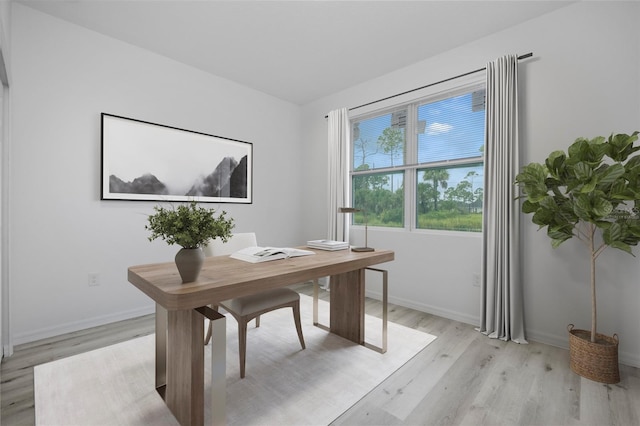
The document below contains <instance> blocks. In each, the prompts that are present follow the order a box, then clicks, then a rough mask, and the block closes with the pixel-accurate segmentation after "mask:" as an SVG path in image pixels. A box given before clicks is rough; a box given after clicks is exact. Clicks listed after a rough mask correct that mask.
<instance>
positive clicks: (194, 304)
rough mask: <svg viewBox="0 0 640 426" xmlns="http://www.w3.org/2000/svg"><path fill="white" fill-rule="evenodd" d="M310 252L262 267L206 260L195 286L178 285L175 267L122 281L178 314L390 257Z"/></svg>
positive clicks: (137, 269)
mask: <svg viewBox="0 0 640 426" xmlns="http://www.w3.org/2000/svg"><path fill="white" fill-rule="evenodd" d="M303 248H304V249H305V250H312V249H309V248H308V247H303ZM312 251H314V252H315V253H316V254H314V255H309V256H299V257H292V258H288V259H281V260H272V261H269V262H263V263H249V262H243V261H241V260H237V259H231V258H230V257H229V256H216V257H207V258H205V261H204V265H203V267H202V271H201V272H200V276H199V278H198V280H197V281H194V282H192V283H186V284H183V283H182V280H181V279H180V274H179V273H178V269H177V268H176V265H175V262H165V263H154V264H149V265H138V266H131V267H130V268H129V269H128V279H129V282H131V283H132V284H133V285H134V286H136V287H137V288H138V289H140V290H141V291H142V292H143V293H145V294H146V295H147V296H149V297H150V298H152V299H153V300H154V301H155V302H156V303H159V304H160V305H161V306H163V307H164V308H165V309H169V310H183V309H193V308H198V307H200V306H204V305H208V304H213V303H215V302H218V301H222V300H227V299H232V298H234V297H239V296H246V295H249V294H252V293H256V292H259V291H261V290H268V289H272V288H278V287H283V286H286V285H290V284H296V283H301V282H305V281H308V280H311V279H314V278H320V277H325V276H331V275H337V274H342V273H345V272H349V271H353V270H356V269H362V268H366V267H367V266H371V265H376V264H379V263H384V262H389V261H392V260H393V259H394V256H395V255H394V252H393V251H390V250H375V251H373V252H363V253H356V252H352V251H350V250H339V251H326V250H312Z"/></svg>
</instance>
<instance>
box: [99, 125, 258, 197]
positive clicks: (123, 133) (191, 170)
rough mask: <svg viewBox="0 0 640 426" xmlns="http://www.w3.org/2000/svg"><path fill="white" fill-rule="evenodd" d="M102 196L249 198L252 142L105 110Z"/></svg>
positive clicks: (102, 141) (250, 193) (102, 132)
mask: <svg viewBox="0 0 640 426" xmlns="http://www.w3.org/2000/svg"><path fill="white" fill-rule="evenodd" d="M100 128H101V145H102V147H101V149H102V155H101V196H100V199H101V200H137V201H196V202H207V203H244V204H249V203H251V202H252V198H253V185H252V182H253V172H252V171H253V144H252V143H250V142H244V141H240V140H237V139H230V138H225V137H221V136H215V135H209V134H206V133H200V132H195V131H192V130H185V129H180V128H177V127H171V126H165V125H162V124H157V123H151V122H148V121H142V120H136V119H133V118H127V117H121V116H118V115H113V114H107V113H102V114H101V117H100Z"/></svg>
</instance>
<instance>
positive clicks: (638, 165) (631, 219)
mask: <svg viewBox="0 0 640 426" xmlns="http://www.w3.org/2000/svg"><path fill="white" fill-rule="evenodd" d="M637 139H638V132H634V133H632V134H631V135H627V134H616V135H611V136H609V138H605V137H603V136H599V137H596V138H593V139H585V138H578V139H576V141H575V142H574V143H573V144H572V145H571V146H569V148H568V150H567V153H565V152H564V151H553V152H552V153H551V154H549V156H548V157H547V159H546V160H545V162H544V164H539V163H530V164H528V165H526V166H524V167H523V168H522V169H521V171H520V173H519V174H518V175H517V176H516V184H517V185H519V186H520V188H521V190H522V194H523V195H522V196H521V197H520V198H524V199H525V200H524V202H523V203H522V212H523V213H527V214H532V215H533V216H532V218H531V221H532V222H533V223H535V224H536V225H538V226H539V227H540V229H541V228H545V227H546V228H547V235H548V236H549V238H550V239H551V245H552V247H554V248H556V247H558V246H559V245H560V244H562V243H563V242H565V241H567V240H569V239H571V238H574V237H575V238H576V239H578V240H580V241H581V242H582V243H583V244H584V245H585V246H586V248H587V252H588V254H589V258H590V262H589V265H590V272H591V274H590V275H591V341H592V342H595V339H596V325H597V314H596V274H595V272H596V269H595V267H596V259H597V258H598V257H599V256H600V255H601V254H602V252H603V251H605V250H606V249H607V248H609V247H611V248H616V249H619V250H622V251H624V252H627V253H629V254H631V255H632V256H633V253H632V247H633V246H636V245H637V244H638V242H639V241H640V221H639V213H640V154H638V155H634V153H636V152H637V151H638V150H640V146H636V145H635V142H636V141H637Z"/></svg>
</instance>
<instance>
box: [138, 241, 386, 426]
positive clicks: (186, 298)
mask: <svg viewBox="0 0 640 426" xmlns="http://www.w3.org/2000/svg"><path fill="white" fill-rule="evenodd" d="M314 251H315V253H316V254H315V255H311V256H301V257H295V258H289V259H283V260H275V261H271V262H264V263H256V264H253V263H248V262H243V261H240V260H236V259H231V258H230V257H228V256H217V257H209V258H206V259H205V263H204V265H203V268H202V272H200V277H199V278H198V280H197V281H195V282H193V283H187V284H182V281H181V279H180V275H179V274H178V270H177V269H176V266H175V263H174V262H166V263H157V264H150V265H139V266H132V267H130V268H129V270H128V279H129V282H131V283H132V284H133V285H134V286H136V287H137V288H138V289H140V290H141V291H142V292H143V293H145V294H146V295H147V296H149V297H150V298H152V299H153V300H154V301H155V302H156V388H158V391H159V392H160V393H161V395H163V397H164V398H165V401H166V403H167V406H168V407H169V409H171V411H172V412H173V414H174V415H175V416H176V419H177V420H178V421H179V422H180V424H181V425H194V426H198V425H202V424H204V344H203V343H204V340H203V339H204V321H203V319H204V318H203V316H202V314H203V313H204V311H205V309H203V307H204V306H206V305H209V304H215V303H216V302H219V301H222V300H227V299H232V298H234V297H239V296H246V295H249V294H253V293H257V292H260V291H262V290H267V289H272V288H278V287H284V286H287V285H291V284H296V283H301V282H306V281H309V280H313V279H316V278H320V277H326V276H330V277H331V299H332V300H331V303H332V304H333V303H334V302H335V303H339V304H340V309H332V310H331V318H330V320H331V326H330V331H331V332H333V333H336V334H338V335H340V336H342V337H345V338H347V339H349V340H352V341H354V342H356V343H358V344H364V269H365V268H366V267H368V266H372V265H376V264H379V263H384V262H388V261H391V260H393V259H394V253H393V252H392V251H389V250H376V251H373V252H364V253H356V252H352V251H347V250H341V251H334V252H330V251H323V250H314ZM334 295H335V297H334ZM334 299H335V300H334ZM209 314H210V315H215V314H211V312H209ZM216 322H218V323H219V325H218V326H215V325H214V336H213V339H212V345H213V348H212V350H213V354H214V358H215V359H214V364H213V365H212V371H214V375H215V377H213V380H214V382H215V383H212V388H213V393H214V397H212V400H213V401H212V403H213V405H212V407H213V408H212V410H213V411H214V412H213V413H212V414H213V423H214V424H217V423H220V424H224V423H225V421H226V420H225V412H224V397H225V396H224V395H225V394H224V392H223V391H221V390H220V389H221V388H220V387H222V390H224V386H225V380H226V377H225V374H224V373H225V371H226V370H225V369H226V367H225V361H226V360H225V359H224V351H225V339H226V336H225V335H224V332H223V333H220V332H219V331H218V332H216V329H217V330H224V327H221V326H220V324H222V325H224V316H222V315H219V316H218V317H217V319H216V320H215V321H214V324H215V323H216ZM216 334H217V335H216ZM220 334H222V335H220ZM216 354H217V356H216ZM165 384H166V388H165ZM165 389H166V390H165ZM215 395H217V400H216V396H215ZM220 400H222V404H220V402H221V401H220ZM216 408H217V412H216Z"/></svg>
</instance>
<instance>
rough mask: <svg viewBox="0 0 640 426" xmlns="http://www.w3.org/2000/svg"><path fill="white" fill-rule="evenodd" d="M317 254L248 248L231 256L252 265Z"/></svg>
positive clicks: (271, 248)
mask: <svg viewBox="0 0 640 426" xmlns="http://www.w3.org/2000/svg"><path fill="white" fill-rule="evenodd" d="M311 254H315V253H314V252H312V251H311V250H302V249H296V248H289V247H247V248H244V249H242V250H238V251H236V252H234V253H232V254H231V255H230V257H231V258H233V259H238V260H243V261H245V262H250V263H260V262H268V261H271V260H278V259H286V258H288V257H298V256H308V255H311Z"/></svg>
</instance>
